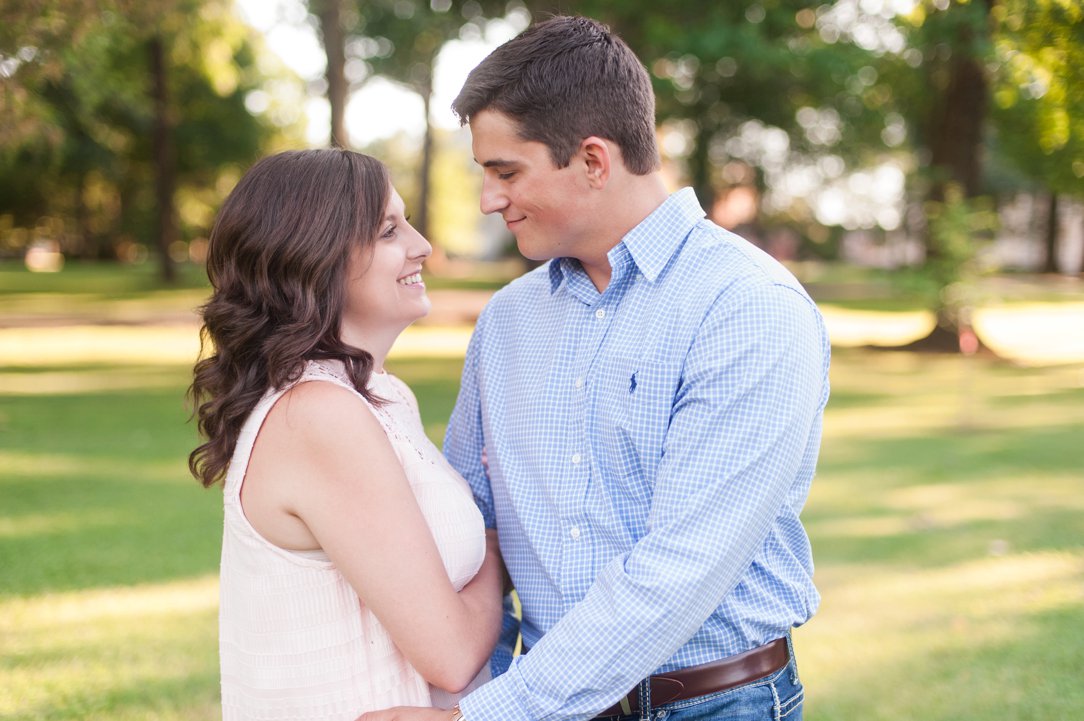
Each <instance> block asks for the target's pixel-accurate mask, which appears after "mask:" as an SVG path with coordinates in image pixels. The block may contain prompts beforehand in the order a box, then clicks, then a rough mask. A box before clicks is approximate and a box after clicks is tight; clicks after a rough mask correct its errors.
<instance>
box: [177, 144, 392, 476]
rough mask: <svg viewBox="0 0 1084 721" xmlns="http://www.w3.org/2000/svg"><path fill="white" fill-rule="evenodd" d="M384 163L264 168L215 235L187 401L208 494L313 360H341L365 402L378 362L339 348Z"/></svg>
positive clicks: (334, 160)
mask: <svg viewBox="0 0 1084 721" xmlns="http://www.w3.org/2000/svg"><path fill="white" fill-rule="evenodd" d="M390 188H391V185H390V181H389V178H388V171H387V168H386V167H385V166H384V164H383V163H381V162H380V161H378V160H376V159H375V158H371V157H369V156H367V155H362V154H360V153H354V152H351V151H348V150H341V149H338V148H334V149H322V150H296V151H287V152H284V153H279V154H276V155H272V156H269V157H266V158H263V159H262V160H260V161H258V162H256V163H255V164H254V165H253V166H252V167H251V168H250V169H249V170H248V172H247V173H245V175H244V177H242V178H241V180H240V181H239V182H238V183H237V185H236V187H235V188H234V189H233V191H232V192H231V193H230V195H229V197H227V198H226V201H225V202H224V203H223V205H222V208H221V209H220V210H219V213H218V217H217V218H216V219H215V224H214V227H213V229H212V231H211V238H210V248H209V252H208V258H207V275H208V277H209V278H210V281H211V288H212V292H211V297H210V299H209V300H208V301H207V302H206V303H205V304H204V305H203V306H202V307H201V308H200V312H201V315H202V318H203V327H202V328H201V329H200V360H198V361H197V362H196V365H195V368H194V369H193V381H192V385H191V387H190V388H189V390H188V398H189V400H190V402H191V404H192V406H193V407H194V409H195V410H194V413H193V415H194V416H195V417H196V418H197V428H198V430H199V432H200V434H201V436H202V437H203V438H204V439H205V442H204V443H202V444H201V445H199V446H198V447H197V448H196V449H195V450H194V451H192V453H191V454H190V455H189V457H188V468H189V470H190V471H191V472H192V475H194V476H195V477H196V478H197V479H198V480H199V481H200V482H201V483H202V484H203V485H204V486H211V485H213V484H214V483H216V482H218V481H220V480H222V479H223V478H224V477H225V474H226V470H227V468H228V467H229V463H230V458H231V456H232V455H233V450H234V446H235V445H236V443H237V438H238V436H239V435H240V432H241V427H242V425H243V424H244V422H245V419H246V418H247V417H248V415H249V413H251V412H252V409H253V408H254V407H255V405H256V403H257V402H258V401H259V400H260V398H261V397H262V396H263V394H264V393H265V392H266V391H267V390H268V389H269V388H280V387H282V386H283V385H286V384H288V383H290V382H292V381H295V380H297V378H298V377H299V376H300V375H301V372H302V371H303V370H304V365H305V361H307V360H321V359H334V360H340V361H342V362H343V364H344V366H345V368H346V371H347V374H348V375H349V377H350V381H351V383H352V384H353V385H354V387H355V388H356V389H357V390H358V392H359V393H361V394H362V395H363V396H365V397H366V398H368V399H370V400H373V401H375V402H379V399H377V398H375V397H373V396H372V394H370V393H369V391H368V389H367V387H366V386H367V383H368V380H369V374H370V373H371V372H372V369H373V357H372V356H371V355H370V354H369V353H367V352H366V351H364V350H362V349H360V348H355V347H353V346H349V345H347V344H345V343H343V342H342V340H340V338H339V326H340V322H341V319H342V314H343V307H344V305H345V303H346V285H347V277H346V273H347V266H348V262H349V259H350V254H351V253H352V252H353V251H354V250H355V249H356V248H358V247H361V248H363V249H368V248H371V247H372V245H373V243H374V242H375V239H376V236H377V233H378V231H379V227H380V223H381V222H382V220H383V218H384V214H385V210H386V207H387V204H388V199H389V196H390Z"/></svg>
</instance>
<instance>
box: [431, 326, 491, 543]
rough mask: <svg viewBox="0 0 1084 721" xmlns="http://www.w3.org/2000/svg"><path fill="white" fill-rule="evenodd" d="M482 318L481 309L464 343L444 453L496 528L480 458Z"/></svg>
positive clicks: (482, 436) (482, 437)
mask: <svg viewBox="0 0 1084 721" xmlns="http://www.w3.org/2000/svg"><path fill="white" fill-rule="evenodd" d="M484 319H485V313H484V312H483V314H482V316H481V317H479V318H478V323H477V324H476V326H475V329H474V333H473V334H472V335H471V339H470V343H469V344H468V346H467V356H466V359H465V360H464V362H463V376H462V378H461V379H460V383H459V395H458V397H457V398H456V401H455V408H454V409H453V410H452V415H451V418H449V419H448V429H447V431H446V432H445V434H444V457H445V458H447V459H448V463H450V464H451V465H452V467H453V468H455V470H457V471H458V472H459V474H460V475H461V476H463V478H465V479H466V481H467V484H468V485H470V488H471V492H472V493H473V494H474V502H475V503H476V504H477V505H478V509H479V510H480V511H481V512H482V518H483V519H484V520H485V524H486V528H496V527H497V519H496V516H495V514H494V511H493V493H492V491H491V490H490V487H489V477H488V475H487V474H486V469H485V465H484V463H483V461H482V456H483V452H484V451H485V434H484V432H483V428H482V398H481V390H480V387H479V383H478V367H479V363H480V356H481V346H482V333H483V330H482V329H483V326H484Z"/></svg>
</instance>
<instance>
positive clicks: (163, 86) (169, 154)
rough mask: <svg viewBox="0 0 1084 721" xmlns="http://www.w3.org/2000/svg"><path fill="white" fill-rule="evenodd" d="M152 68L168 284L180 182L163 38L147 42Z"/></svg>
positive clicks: (161, 251) (172, 274)
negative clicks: (176, 188) (176, 198)
mask: <svg viewBox="0 0 1084 721" xmlns="http://www.w3.org/2000/svg"><path fill="white" fill-rule="evenodd" d="M148 49H149V52H150V68H151V93H152V96H153V99H154V130H153V139H152V147H153V153H154V158H153V162H154V191H155V199H156V200H157V205H158V208H157V213H158V217H157V235H158V238H157V247H158V255H159V262H160V263H161V277H162V280H163V281H164V282H166V283H173V282H174V281H175V280H176V278H177V269H176V267H175V266H174V264H173V259H172V258H171V257H170V255H169V247H170V245H172V244H173V241H174V240H175V239H176V237H177V223H176V218H175V214H174V212H173V210H174V209H173V191H174V187H175V186H176V183H177V178H176V166H175V163H174V157H173V156H174V153H173V139H172V127H171V123H170V118H169V94H168V93H169V91H168V88H167V83H166V80H167V78H166V53H165V47H164V44H163V42H162V37H161V36H160V35H153V36H152V37H151V39H150V41H149V43H148Z"/></svg>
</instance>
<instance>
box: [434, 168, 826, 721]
mask: <svg viewBox="0 0 1084 721" xmlns="http://www.w3.org/2000/svg"><path fill="white" fill-rule="evenodd" d="M609 259H610V264H611V267H612V269H613V272H612V277H611V280H610V284H609V286H608V287H607V288H606V290H605V291H604V292H603V293H601V294H600V293H599V292H598V291H597V290H596V289H595V287H594V285H592V283H591V281H590V280H589V279H588V277H587V275H586V274H585V273H584V272H583V270H582V268H581V267H580V266H579V263H578V262H577V261H575V260H569V259H558V260H555V261H551V262H550V263H548V264H546V265H544V266H542V267H541V268H538V269H536V270H535V271H533V272H531V273H528V274H527V275H525V276H523V277H522V278H519V279H517V280H515V281H513V282H512V283H510V284H509V285H508V286H507V287H506V288H504V289H502V290H501V291H499V292H498V293H497V294H496V295H495V296H494V297H493V299H492V300H491V302H490V303H489V305H488V306H487V307H486V309H485V310H484V312H483V313H482V315H481V317H480V318H479V320H478V325H477V328H476V329H475V332H474V336H473V337H472V339H471V343H470V347H469V350H468V351H467V359H466V364H465V367H464V371H463V381H462V387H461V390H460V393H459V399H458V401H457V403H456V407H455V411H454V412H453V414H452V418H451V421H450V423H449V427H448V433H447V436H446V438H445V453H446V455H447V457H448V459H449V461H451V463H452V465H454V466H455V467H456V468H457V469H458V470H459V471H460V473H462V474H463V476H464V477H466V479H467V480H468V481H469V482H470V484H471V486H472V487H473V489H474V493H475V496H476V498H477V501H478V504H479V506H480V507H481V509H482V513H483V515H484V516H485V519H486V523H487V525H488V526H490V527H492V526H496V528H497V529H498V531H499V535H500V542H501V550H502V552H503V554H504V558H505V560H506V563H507V565H508V570H509V573H510V574H511V577H512V580H513V582H514V583H515V586H516V589H517V590H518V592H519V596H520V599H521V601H522V603H523V615H524V619H523V626H522V631H523V637H524V643H525V645H526V646H527V647H529V648H530V649H531V650H530V653H528V654H526V655H524V656H520V657H518V658H517V659H516V660H515V661H514V662H513V663H512V665H511V666H510V668H509V669H508V671H507V673H505V674H504V675H502V676H500V677H498V678H496V679H495V680H493V681H492V682H490V683H488V684H486V685H485V686H483V687H482V688H481V689H479V690H477V691H475V692H473V693H471V694H470V695H468V696H467V697H466V698H465V699H464V700H463V701H462V703H461V709H462V711H463V715H464V717H465V718H466V719H467V721H516V720H518V719H523V720H525V721H526V720H527V719H532V720H539V721H549V720H550V719H583V718H589V717H591V716H593V715H595V714H596V713H598V712H599V711H600V710H602V709H605V708H607V707H608V706H610V705H611V704H613V703H614V702H615V701H617V700H618V699H619V698H620V697H621V696H622V695H624V694H625V693H626V692H628V691H629V690H630V689H632V688H633V687H634V686H636V684H637V683H638V682H639V681H640V680H641V679H643V678H644V677H646V676H648V675H650V674H651V673H653V672H656V671H667V670H672V669H675V668H681V667H685V666H691V665H696V664H701V663H706V662H709V661H714V660H717V659H719V658H722V657H724V656H729V655H732V654H735V653H740V652H741V651H745V650H747V649H749V648H752V647H754V646H757V645H759V644H763V643H767V642H768V641H771V640H773V639H776V638H779V637H781V636H784V635H786V634H787V632H788V631H789V629H790V628H791V627H792V626H795V625H797V624H801V623H804V622H805V621H806V620H808V619H809V618H810V617H811V616H812V615H813V613H814V611H815V610H816V608H817V604H818V601H819V596H818V594H817V591H816V588H815V587H814V585H813V582H812V578H811V576H812V573H813V563H812V558H811V555H810V548H809V541H808V538H807V536H806V533H805V530H804V529H803V527H802V525H801V523H800V521H799V520H798V513H799V511H800V510H801V508H802V505H803V503H804V502H805V499H806V496H807V493H808V491H809V485H810V481H811V480H812V478H813V471H814V467H815V465H816V460H817V452H818V448H819V445H820V435H821V419H822V413H823V409H824V404H825V402H826V401H827V399H828V359H829V345H828V338H827V334H826V332H825V329H824V324H823V322H822V319H821V317H820V314H819V313H818V311H817V309H816V307H815V306H814V304H813V302H812V301H811V300H810V298H809V296H808V295H806V293H805V291H804V290H802V288H801V286H800V285H799V284H798V282H797V281H796V280H795V279H794V277H793V276H791V274H790V273H789V272H787V271H786V270H785V269H784V268H783V267H782V266H781V265H780V264H778V263H777V262H775V261H774V260H772V259H771V258H770V257H768V256H767V255H766V254H764V253H763V252H761V251H760V250H758V249H756V248H755V247H754V246H752V245H751V244H749V243H748V242H746V241H745V240H743V239H741V238H739V237H737V236H735V235H733V234H731V233H729V232H727V231H725V230H723V229H721V228H719V227H718V226H716V225H714V224H712V223H711V222H709V221H707V220H705V219H704V212H703V210H702V209H701V208H700V206H699V204H698V203H697V201H696V197H695V195H694V194H693V192H692V190H691V189H688V188H686V189H684V190H681V191H678V192H677V193H675V194H673V195H672V196H670V198H668V199H667V200H666V202H665V203H663V204H662V205H661V206H660V207H659V208H658V209H656V210H655V212H653V213H652V214H651V215H650V216H648V217H647V218H646V219H645V220H644V221H643V222H641V223H640V224H639V225H638V226H637V227H636V228H634V229H633V230H632V231H631V232H629V233H628V235H626V236H625V237H624V238H623V239H622V241H621V242H620V243H618V245H616V246H615V247H614V248H613V249H612V250H611V251H610V253H609ZM483 447H484V448H485V449H486V451H487V456H488V463H489V472H488V477H487V475H486V472H485V469H484V468H483V466H482V463H481V458H482V449H483Z"/></svg>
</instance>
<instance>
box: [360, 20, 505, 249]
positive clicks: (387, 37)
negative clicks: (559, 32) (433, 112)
mask: <svg viewBox="0 0 1084 721" xmlns="http://www.w3.org/2000/svg"><path fill="white" fill-rule="evenodd" d="M357 5H358V9H359V12H358V22H357V24H356V25H355V26H354V27H352V28H351V29H350V31H351V35H352V36H353V37H352V41H351V43H350V45H351V48H352V51H353V52H352V55H353V57H354V58H356V59H357V60H360V61H362V62H364V63H365V64H366V66H367V70H368V73H367V74H372V75H379V76H382V77H385V78H388V79H390V80H393V81H395V82H397V83H400V84H402V85H404V86H406V87H407V88H409V89H410V90H412V91H414V92H415V93H417V94H418V96H419V97H420V98H421V99H422V104H423V107H424V114H425V125H424V132H423V136H422V147H421V157H420V158H419V159H418V163H417V166H416V167H417V174H418V179H417V186H416V188H417V197H416V200H415V206H414V207H415V208H416V211H415V212H414V214H413V217H412V218H411V223H412V224H413V225H414V226H415V227H416V228H417V229H418V232H420V233H421V234H422V235H424V236H426V237H430V235H431V231H432V228H431V224H430V206H431V200H430V196H431V190H432V168H433V158H434V147H433V143H434V133H433V128H432V124H431V118H430V104H431V102H432V97H433V73H434V71H435V67H436V62H437V55H438V54H439V53H440V50H441V48H442V47H444V43H446V42H447V41H449V40H453V39H456V38H458V37H459V36H460V33H461V31H462V30H463V28H464V26H466V25H468V24H471V25H474V26H475V28H476V32H477V34H478V35H481V34H482V32H483V31H484V24H485V19H486V18H485V15H484V13H485V12H486V11H487V10H488V11H489V12H491V13H493V12H501V11H503V10H504V2H503V1H501V2H492V1H489V2H486V1H484V0H483V2H479V1H478V0H468V1H467V2H463V1H462V0H358V3H357ZM439 246H440V244H439V242H437V243H434V250H435V251H437V250H438V249H439Z"/></svg>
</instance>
